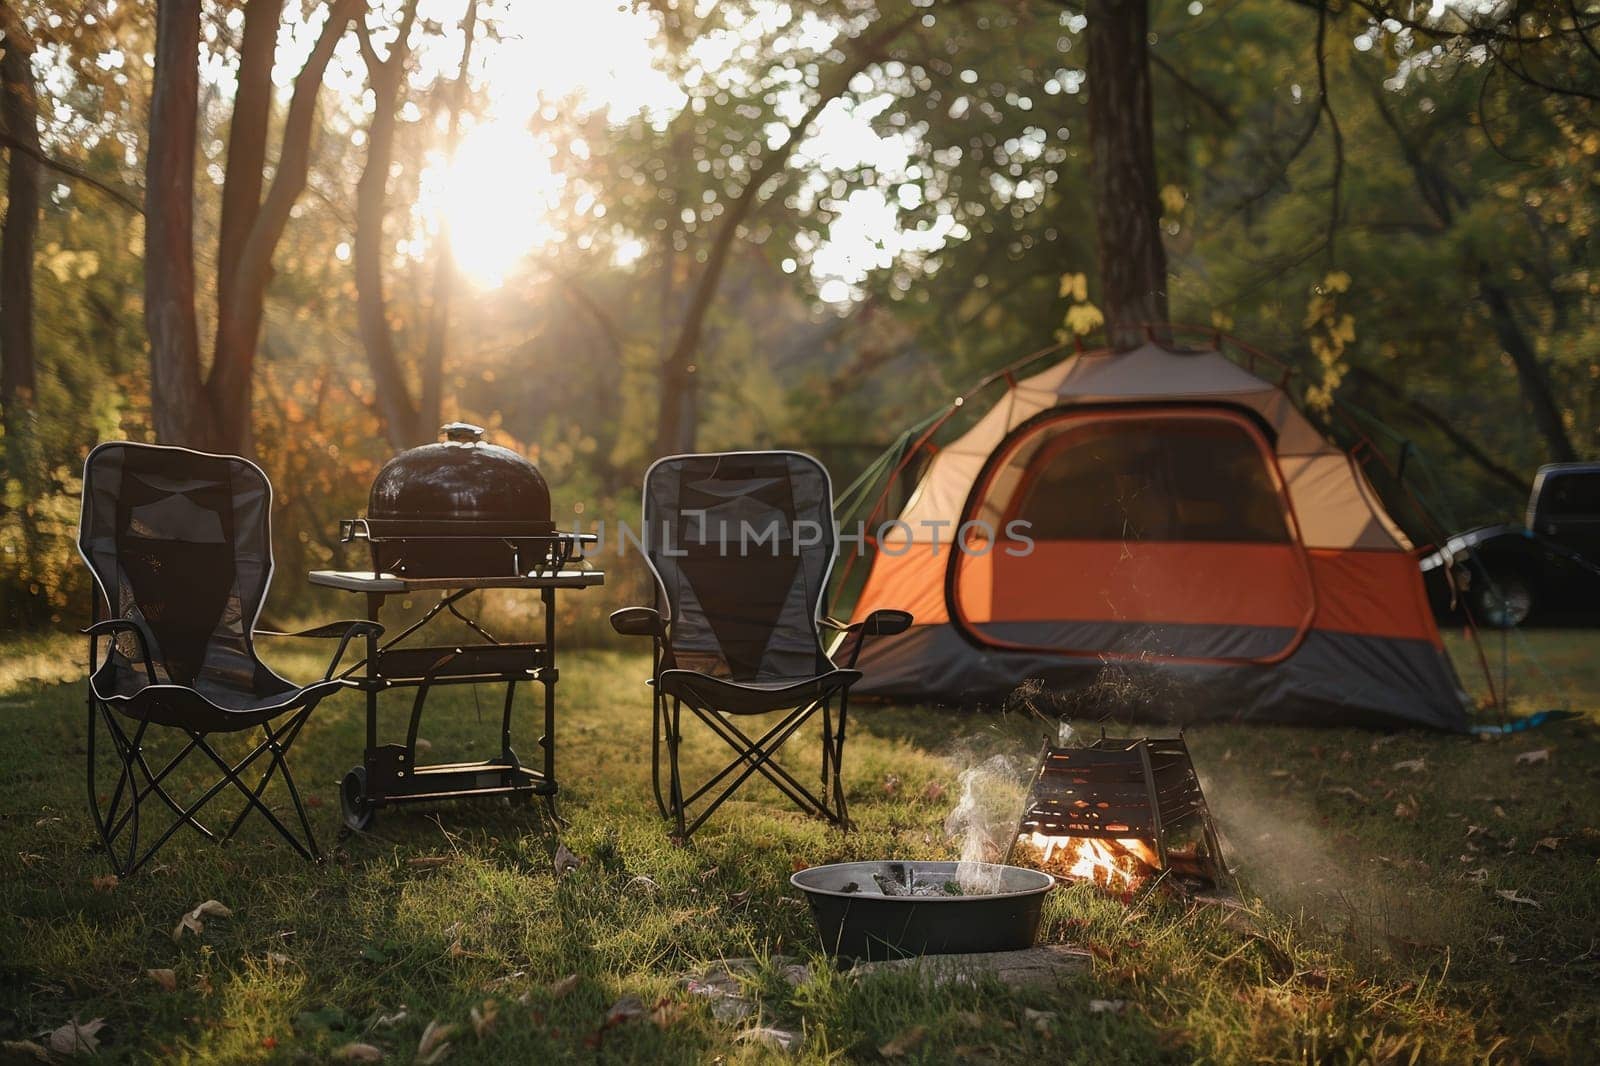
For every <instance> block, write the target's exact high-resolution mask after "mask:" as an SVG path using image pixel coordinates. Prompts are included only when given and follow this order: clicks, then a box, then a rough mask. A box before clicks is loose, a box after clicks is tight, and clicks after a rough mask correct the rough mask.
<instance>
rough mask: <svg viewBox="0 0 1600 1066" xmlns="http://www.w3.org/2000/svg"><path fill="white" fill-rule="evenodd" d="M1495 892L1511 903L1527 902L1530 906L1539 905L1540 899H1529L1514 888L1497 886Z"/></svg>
mask: <svg viewBox="0 0 1600 1066" xmlns="http://www.w3.org/2000/svg"><path fill="white" fill-rule="evenodd" d="M1494 894H1495V895H1497V896H1499V897H1500V898H1501V899H1503V900H1506V901H1508V902H1511V903H1526V904H1527V905H1528V906H1530V907H1538V906H1539V901H1538V900H1536V899H1529V898H1528V897H1527V896H1519V895H1517V890H1516V889H1514V888H1497V889H1495V892H1494Z"/></svg>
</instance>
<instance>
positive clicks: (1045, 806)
mask: <svg viewBox="0 0 1600 1066" xmlns="http://www.w3.org/2000/svg"><path fill="white" fill-rule="evenodd" d="M1041 840H1042V841H1046V842H1055V843H1054V844H1053V846H1052V845H1050V844H1047V845H1045V846H1041V845H1040V844H1039V843H1038V842H1039V841H1041ZM1084 841H1093V842H1101V843H1100V845H1099V846H1098V847H1094V846H1092V845H1091V847H1090V849H1089V850H1090V851H1092V852H1093V854H1095V855H1099V856H1102V857H1105V859H1106V860H1107V861H1110V862H1112V863H1115V862H1118V861H1120V862H1122V863H1123V864H1124V867H1126V865H1128V864H1132V865H1139V866H1143V867H1147V868H1148V869H1145V870H1142V871H1137V872H1129V871H1126V869H1125V870H1124V874H1125V876H1126V877H1127V882H1128V883H1130V884H1132V883H1136V882H1137V880H1140V879H1141V878H1140V877H1139V874H1140V873H1142V874H1144V875H1147V876H1154V875H1157V874H1161V873H1168V874H1171V875H1172V876H1174V877H1177V878H1180V879H1182V880H1185V881H1189V882H1196V881H1199V882H1204V883H1205V884H1206V885H1208V886H1212V887H1215V886H1220V885H1221V884H1222V882H1223V878H1224V877H1225V876H1226V873H1227V867H1226V865H1225V864H1224V863H1223V859H1222V849H1221V845H1220V844H1219V843H1218V841H1217V832H1216V826H1215V825H1214V824H1213V823H1212V820H1211V812H1210V810H1209V809H1208V808H1207V807H1206V800H1205V796H1204V795H1203V794H1202V793H1201V791H1200V780H1199V778H1198V777H1197V776H1196V774H1195V770H1194V763H1193V762H1192V761H1191V760H1190V758H1189V748H1188V745H1186V744H1185V743H1184V740H1183V735H1182V734H1181V733H1180V734H1179V735H1178V736H1176V737H1170V738H1149V737H1140V738H1128V739H1123V738H1113V737H1107V736H1104V735H1103V734H1102V736H1101V737H1100V739H1098V740H1096V741H1093V742H1092V743H1090V744H1088V745H1086V746H1083V747H1060V746H1055V745H1052V744H1050V743H1049V742H1048V741H1047V742H1046V743H1045V745H1044V747H1043V749H1042V750H1041V752H1040V754H1039V760H1038V763H1037V764H1036V766H1035V768H1034V773H1033V777H1032V779H1031V781H1030V784H1029V789H1028V797H1027V800H1026V801H1025V805H1024V807H1023V812H1022V818H1021V820H1020V821H1019V823H1018V826H1017V832H1016V834H1015V835H1014V836H1013V837H1012V841H1011V848H1010V851H1009V852H1008V853H1007V856H1006V859H1005V861H1006V863H1007V864H1011V863H1016V864H1017V865H1023V866H1028V865H1035V866H1038V867H1039V868H1041V869H1044V870H1046V872H1055V870H1056V869H1057V868H1058V867H1061V866H1065V865H1070V864H1071V863H1072V862H1073V861H1074V860H1077V861H1082V855H1083V854H1084V851H1083V848H1082V845H1081V844H1080V843H1079V842H1084ZM1129 843H1135V844H1136V845H1142V846H1136V847H1134V848H1130V847H1129V846H1128V845H1129ZM1047 852H1049V853H1050V858H1052V859H1055V861H1054V862H1051V861H1047V859H1046V853H1047ZM1141 852H1142V854H1140V853H1141ZM1062 856H1065V858H1062ZM1030 860H1031V861H1030ZM1152 860H1153V861H1152ZM1089 865H1091V866H1092V865H1094V860H1093V859H1091V860H1089ZM1065 876H1069V877H1070V876H1090V875H1088V874H1076V875H1074V874H1072V873H1067V874H1065Z"/></svg>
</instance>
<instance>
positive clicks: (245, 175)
mask: <svg viewBox="0 0 1600 1066" xmlns="http://www.w3.org/2000/svg"><path fill="white" fill-rule="evenodd" d="M282 18H283V0H250V2H249V3H247V4H246V5H245V9H244V33H243V35H242V37H241V38H240V42H239V73H238V78H239V87H238V90H237V91H236V92H235V93H234V96H233V116H232V118H230V119H229V120H228V163H227V167H228V170H227V179H226V183H225V184H224V185H223V187H222V222H221V226H220V233H219V236H218V238H217V306H218V307H227V306H228V305H229V304H230V303H232V302H233V284H234V275H235V273H236V272H237V271H238V269H239V256H240V255H241V254H242V253H243V252H244V244H245V241H246V240H247V239H248V238H249V236H250V228H251V227H252V226H254V225H255V221H256V214H257V213H258V212H259V211H260V210H261V189H262V185H263V182H264V180H265V172H266V165H267V127H268V124H269V123H270V122H271V119H272V92H273V89H272V63H273V59H274V58H275V57H276V55H277V47H278V26H279V23H280V22H281V21H282ZM219 318H220V316H219Z"/></svg>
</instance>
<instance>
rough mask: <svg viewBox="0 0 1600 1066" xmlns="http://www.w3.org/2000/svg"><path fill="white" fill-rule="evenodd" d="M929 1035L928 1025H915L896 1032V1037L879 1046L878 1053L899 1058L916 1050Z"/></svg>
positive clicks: (887, 1057) (885, 1056) (888, 1057)
mask: <svg viewBox="0 0 1600 1066" xmlns="http://www.w3.org/2000/svg"><path fill="white" fill-rule="evenodd" d="M927 1035H928V1027H927V1026H926V1025H913V1026H912V1027H911V1028H910V1029H907V1030H906V1031H905V1032H903V1033H899V1034H896V1036H895V1038H894V1039H893V1040H891V1041H889V1042H888V1043H887V1044H884V1045H883V1046H882V1047H880V1048H878V1054H880V1055H882V1056H883V1057H884V1058H886V1059H898V1058H900V1057H901V1056H903V1055H905V1054H907V1053H908V1052H912V1051H915V1050H916V1049H917V1048H919V1047H921V1046H922V1041H923V1039H924V1038H925V1037H926V1036H927Z"/></svg>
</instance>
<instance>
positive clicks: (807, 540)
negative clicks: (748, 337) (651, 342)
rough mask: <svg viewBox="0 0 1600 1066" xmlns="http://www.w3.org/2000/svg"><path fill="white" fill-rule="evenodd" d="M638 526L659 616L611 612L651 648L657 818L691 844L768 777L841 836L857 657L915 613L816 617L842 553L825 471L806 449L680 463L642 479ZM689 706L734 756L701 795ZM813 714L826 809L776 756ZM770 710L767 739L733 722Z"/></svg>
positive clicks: (684, 458) (678, 459) (647, 611)
mask: <svg viewBox="0 0 1600 1066" xmlns="http://www.w3.org/2000/svg"><path fill="white" fill-rule="evenodd" d="M643 520H644V537H643V541H644V547H645V551H646V556H647V558H648V560H649V563H650V567H651V570H652V571H653V572H654V574H655V578H656V606H655V607H654V608H650V607H628V608H625V609H623V610H620V611H617V612H616V613H615V614H613V615H612V616H611V624H612V626H613V628H615V629H616V631H617V632H618V633H622V634H624V635H627V636H648V637H651V638H653V640H654V647H655V656H654V661H653V662H654V665H653V670H652V677H651V685H652V686H653V694H652V710H653V714H654V730H653V732H654V738H653V743H652V752H651V759H652V776H653V781H654V786H655V793H656V803H657V805H658V806H659V807H660V808H661V813H662V814H663V815H664V816H666V817H667V818H670V819H672V820H673V822H674V823H675V825H676V835H677V836H678V837H679V838H681V839H687V838H688V837H689V835H690V834H692V833H693V832H694V831H695V830H696V829H698V828H699V827H700V826H701V825H702V824H703V823H704V822H705V820H706V819H707V818H708V817H710V816H711V814H712V813H713V812H714V811H715V810H716V809H717V808H718V807H720V806H721V805H722V803H723V801H725V800H726V799H727V798H728V797H729V796H730V795H732V794H733V793H734V791H735V790H737V789H738V788H739V786H740V785H742V784H744V782H745V781H746V780H748V779H749V778H750V777H751V776H752V775H754V774H756V773H760V774H761V775H762V776H763V777H765V778H766V779H767V780H768V781H770V782H772V784H773V785H774V786H775V787H776V788H777V789H778V790H779V791H780V792H782V793H783V794H784V795H786V796H788V797H789V799H791V800H793V801H794V803H795V804H796V805H797V806H799V807H800V809H801V810H804V811H807V812H808V813H812V814H817V815H821V816H822V817H824V818H826V819H828V820H829V821H830V822H833V823H835V824H839V825H847V824H848V820H847V812H846V810H845V798H844V785H843V784H842V782H841V781H840V778H839V768H840V761H841V759H842V757H843V755H844V739H845V718H846V715H847V713H848V697H849V692H850V686H851V685H852V684H854V683H855V682H856V681H857V680H859V679H860V677H861V673H860V672H859V671H858V670H856V669H854V666H855V661H856V656H857V655H858V654H859V652H860V650H861V641H862V639H863V638H864V637H865V636H867V635H868V634H872V633H884V634H889V633H897V632H901V631H903V630H904V629H905V628H906V627H907V626H909V625H910V623H911V616H910V615H909V614H906V613H905V612H903V611H880V612H877V613H875V614H874V615H872V616H871V617H870V618H868V619H866V620H865V621H863V622H860V623H857V624H856V625H854V626H843V625H840V624H838V623H833V622H828V621H822V620H819V618H818V614H817V610H818V604H819V602H820V601H821V598H822V593H823V589H824V586H825V585H826V583H827V579H828V572H829V570H830V569H831V568H832V566H833V558H834V542H835V533H834V527H833V498H832V491H831V489H830V486H829V483H828V474H827V471H825V470H824V469H823V468H822V465H821V464H820V463H818V462H817V461H816V460H815V459H813V458H811V457H810V456H807V455H801V454H800V453H798V452H730V453H724V454H718V455H679V456H673V457H671V458H667V459H662V460H659V461H658V462H656V463H655V464H654V465H652V466H651V467H650V470H649V472H648V473H646V474H645V482H644V515H643ZM821 625H830V626H833V627H834V628H836V629H839V630H841V631H842V632H843V633H844V639H843V642H842V646H841V647H840V648H839V649H837V651H838V652H839V654H840V656H841V659H842V661H843V662H844V664H845V665H844V668H842V669H841V668H840V667H838V666H836V665H835V664H834V661H833V660H832V659H831V658H830V657H829V655H828V653H827V652H826V651H825V650H824V649H823V645H822V639H821V633H820V629H819V626H821ZM835 704H837V715H836V714H835V713H834V705H835ZM684 707H688V708H689V710H690V711H691V712H692V713H693V714H694V715H695V716H696V717H698V718H699V719H700V720H701V721H702V722H704V723H705V724H706V725H707V726H708V727H709V728H710V729H711V731H712V732H713V733H715V734H716V735H717V736H719V737H721V738H722V739H723V740H724V741H726V742H727V743H728V744H729V745H730V746H731V747H732V748H733V749H734V751H735V752H736V753H737V756H736V758H735V759H734V760H733V761H732V762H730V763H729V764H728V765H727V766H725V767H724V768H723V769H722V770H721V771H719V772H718V773H716V774H714V775H713V776H712V777H711V778H710V779H709V780H707V781H705V782H704V783H703V784H701V785H699V786H698V787H696V788H695V789H694V790H693V791H686V790H685V786H684V784H683V779H682V775H681V773H680V767H679V747H680V744H681V741H682V732H681V729H680V726H681V722H682V711H683V708H684ZM819 711H820V712H821V718H822V778H821V784H822V787H821V789H820V791H821V797H820V798H819V797H818V796H817V795H815V794H814V793H813V792H812V791H811V790H810V789H808V788H807V787H806V786H805V785H803V784H802V783H801V782H800V780H799V779H798V778H796V777H795V775H794V774H792V773H791V772H790V771H789V770H787V769H786V768H784V767H783V766H781V765H779V763H778V762H777V759H776V754H777V752H778V749H779V748H780V747H782V746H783V744H784V743H785V742H786V741H788V740H789V739H790V738H791V737H793V736H794V735H795V733H796V731H798V730H799V728H800V727H801V726H802V725H803V724H805V722H806V721H807V720H808V719H810V718H811V717H812V716H813V715H815V714H817V713H818V712H819ZM775 712H776V713H780V714H781V717H780V718H779V719H778V721H777V722H776V723H775V724H772V725H771V726H769V727H768V728H767V729H766V730H765V731H764V732H762V733H761V734H760V736H759V737H752V736H751V732H754V730H751V731H750V732H747V731H746V729H745V728H741V727H740V726H739V725H738V724H736V720H737V719H739V718H741V717H743V716H747V715H758V714H770V713H775ZM747 728H748V727H747ZM663 744H665V748H666V755H667V764H668V783H667V790H666V794H665V795H663V794H662V787H661V753H662V747H663ZM719 786H720V791H718V789H719ZM702 801H704V802H703V804H702ZM696 804H702V805H701V808H700V810H699V813H698V814H697V815H695V816H694V817H692V818H691V817H690V815H689V808H690V807H691V806H694V805H696Z"/></svg>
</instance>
